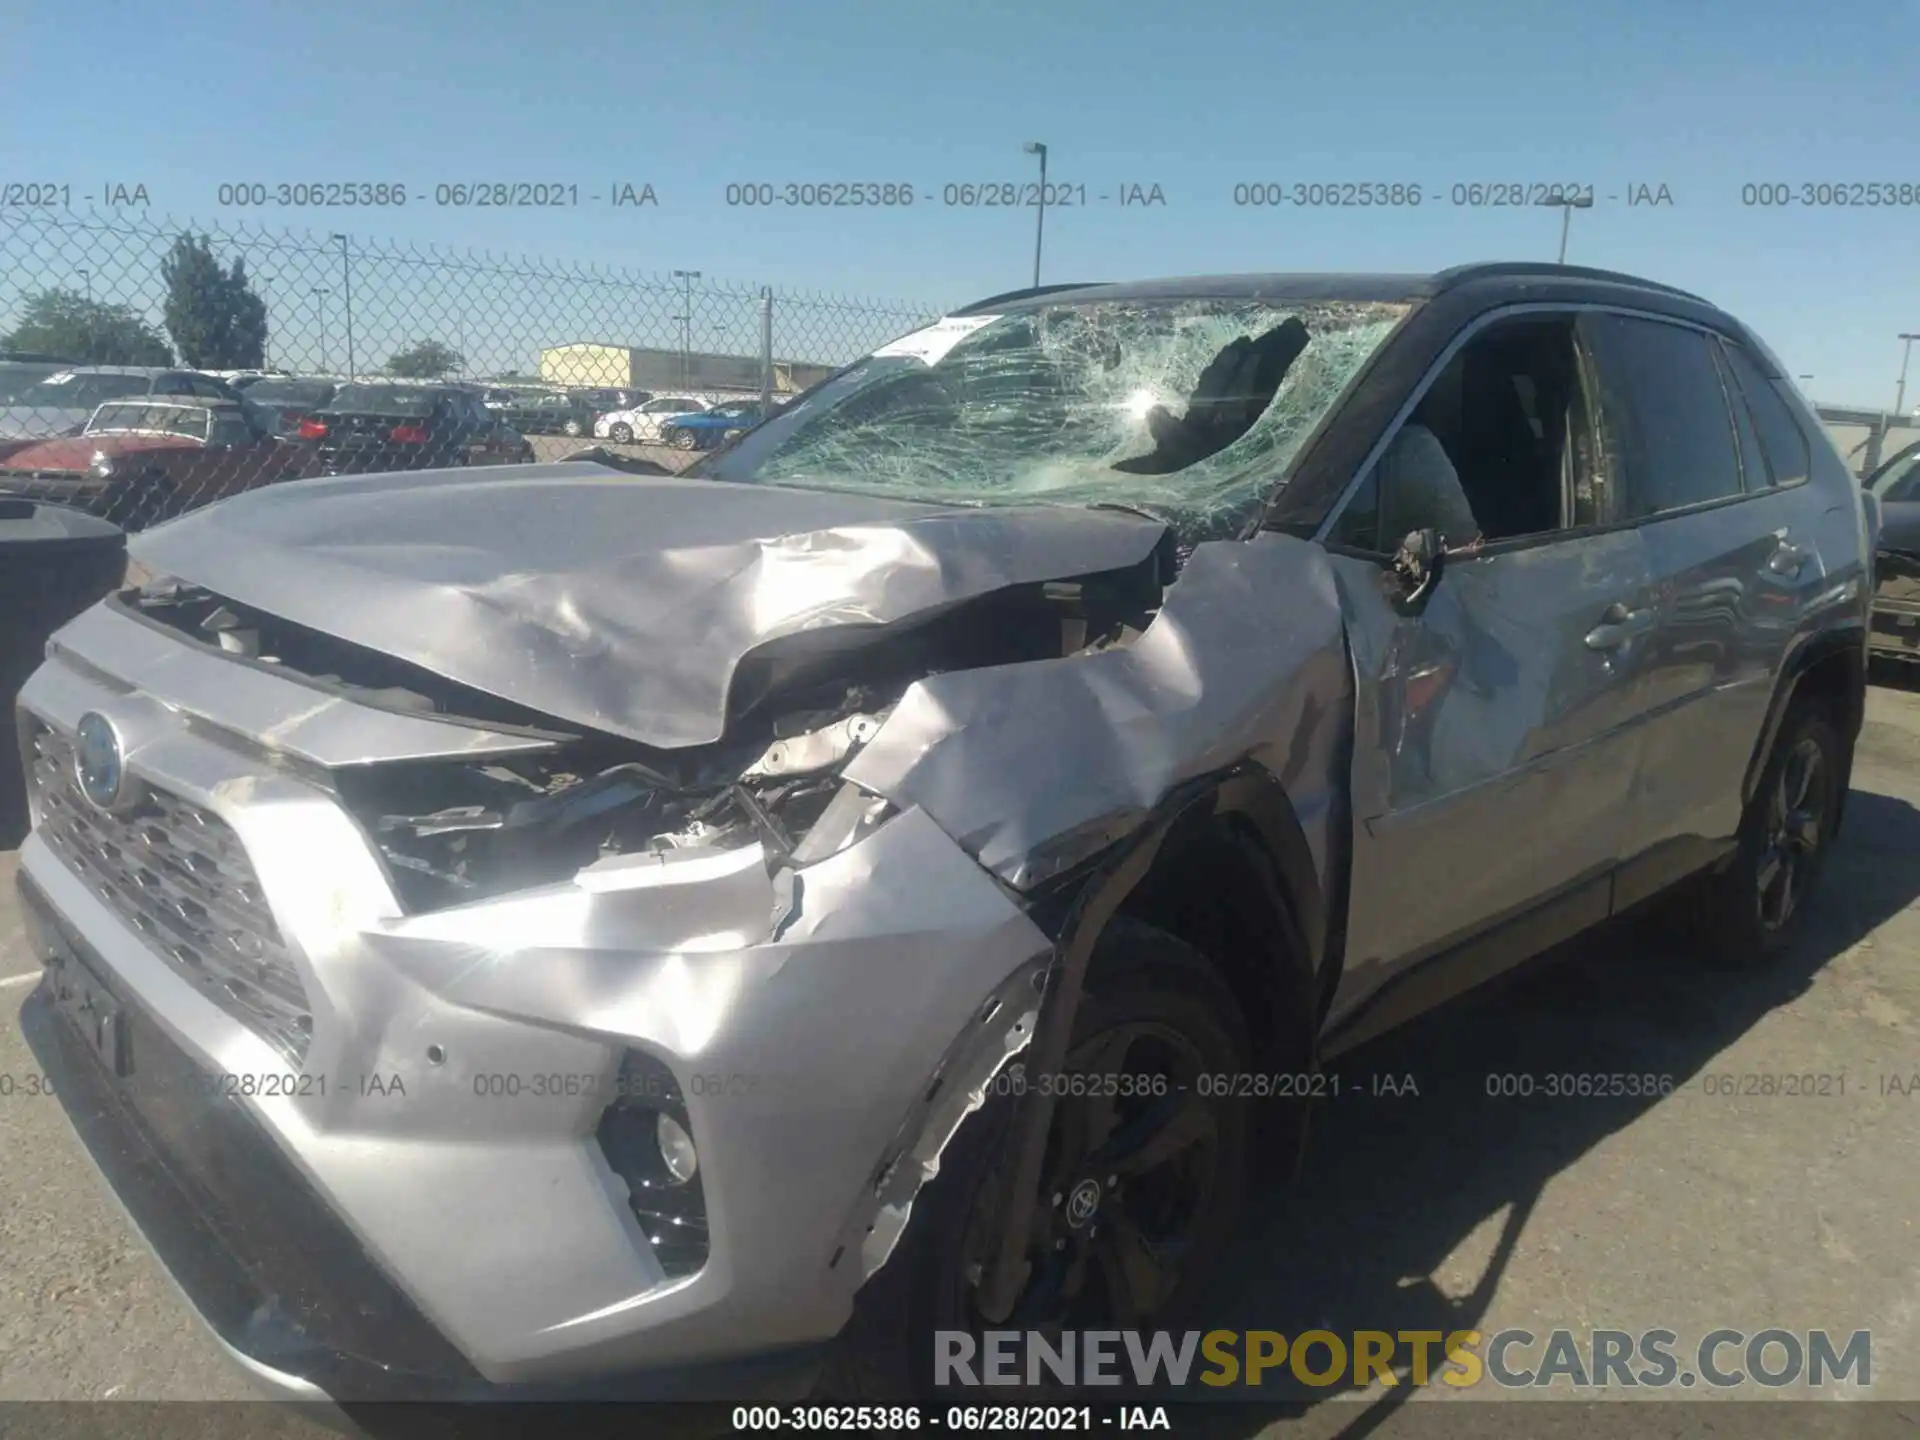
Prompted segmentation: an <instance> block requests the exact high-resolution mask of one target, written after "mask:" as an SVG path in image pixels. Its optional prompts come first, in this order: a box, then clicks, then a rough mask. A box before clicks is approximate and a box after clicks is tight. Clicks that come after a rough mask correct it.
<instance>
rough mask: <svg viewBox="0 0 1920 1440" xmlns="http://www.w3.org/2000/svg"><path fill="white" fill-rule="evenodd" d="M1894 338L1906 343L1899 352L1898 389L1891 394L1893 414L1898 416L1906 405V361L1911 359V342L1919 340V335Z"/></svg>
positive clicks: (1902, 335) (1904, 335)
mask: <svg viewBox="0 0 1920 1440" xmlns="http://www.w3.org/2000/svg"><path fill="white" fill-rule="evenodd" d="M1894 338H1895V339H1898V340H1903V341H1905V342H1906V344H1905V345H1904V347H1903V348H1902V349H1901V351H1900V387H1899V388H1898V389H1897V390H1895V391H1894V392H1893V413H1894V414H1896V415H1898V414H1899V413H1900V411H1901V409H1902V407H1904V406H1905V405H1906V403H1907V361H1908V360H1909V359H1911V358H1912V356H1913V342H1914V341H1916V340H1920V335H1908V334H1905V333H1904V332H1903V333H1901V334H1900V335H1897V336H1895V337H1894Z"/></svg>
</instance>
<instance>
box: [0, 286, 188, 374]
mask: <svg viewBox="0 0 1920 1440" xmlns="http://www.w3.org/2000/svg"><path fill="white" fill-rule="evenodd" d="M0 350H32V351H37V352H39V353H41V354H46V355H62V356H68V357H70V358H72V359H73V360H75V361H79V362H82V363H85V364H89V365H171V364H173V351H172V350H171V349H169V348H168V346H167V342H166V340H165V339H164V338H163V337H162V336H161V335H160V333H159V332H158V331H156V330H155V329H154V328H153V327H152V326H151V325H149V324H148V323H147V322H146V321H145V320H142V319H141V318H140V317H139V316H138V315H136V314H134V313H133V311H132V310H131V309H130V308H129V307H127V306H125V305H106V304H101V303H99V302H97V301H93V300H89V299H87V297H86V296H84V295H82V294H81V293H80V292H79V291H77V290H42V291H41V292H40V293H39V294H38V295H35V296H34V297H33V298H32V299H30V300H28V301H27V303H26V305H25V306H24V307H22V309H21V312H20V323H19V324H18V325H17V326H15V327H14V329H13V331H12V333H11V334H9V335H7V336H5V337H4V338H0Z"/></svg>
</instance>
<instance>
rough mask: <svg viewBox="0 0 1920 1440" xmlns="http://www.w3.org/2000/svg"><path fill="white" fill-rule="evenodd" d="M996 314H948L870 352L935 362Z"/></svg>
mask: <svg viewBox="0 0 1920 1440" xmlns="http://www.w3.org/2000/svg"><path fill="white" fill-rule="evenodd" d="M999 318H1000V317H999V316H998V315H949V316H947V317H946V319H944V320H936V321H934V322H933V324H931V325H929V326H927V328H926V329H924V330H916V331H914V332H913V333H912V334H911V335H902V336H901V337H900V338H899V339H898V340H895V341H892V342H891V343H889V344H886V345H882V346H881V347H880V348H879V349H878V350H876V351H874V352H873V353H874V354H875V355H911V356H912V357H913V358H914V359H916V360H919V361H921V362H923V363H924V364H927V365H938V364H939V363H940V357H941V356H943V355H945V354H946V353H947V352H948V351H949V350H951V349H953V347H954V346H956V345H958V344H959V343H960V342H961V341H962V340H964V339H966V338H967V336H969V335H971V334H972V333H973V332H974V331H976V330H978V329H979V328H980V327H981V326H983V325H991V324H992V323H993V322H994V321H996V320H998V319H999Z"/></svg>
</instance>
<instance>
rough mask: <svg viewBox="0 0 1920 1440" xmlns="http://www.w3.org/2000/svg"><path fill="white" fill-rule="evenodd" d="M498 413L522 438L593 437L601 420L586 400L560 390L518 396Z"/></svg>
mask: <svg viewBox="0 0 1920 1440" xmlns="http://www.w3.org/2000/svg"><path fill="white" fill-rule="evenodd" d="M496 413H497V414H498V415H499V416H500V417H501V418H502V419H503V420H505V421H506V422H507V423H508V424H509V425H511V426H513V428H514V429H516V430H518V431H519V432H520V433H521V434H522V435H589V434H592V433H593V422H594V420H595V419H596V418H597V416H596V413H595V411H594V408H593V407H592V406H591V405H589V404H588V403H587V402H586V401H585V400H582V399H580V398H578V397H577V396H574V395H569V394H567V393H565V392H564V391H559V390H548V391H545V392H543V393H540V394H535V395H525V394H522V395H517V396H515V397H514V398H513V400H512V401H510V402H509V403H508V404H506V405H504V406H501V407H500V408H499V409H498V410H497V412H496Z"/></svg>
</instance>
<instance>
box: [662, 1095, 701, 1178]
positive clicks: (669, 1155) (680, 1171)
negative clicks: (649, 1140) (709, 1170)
mask: <svg viewBox="0 0 1920 1440" xmlns="http://www.w3.org/2000/svg"><path fill="white" fill-rule="evenodd" d="M653 1135H654V1140H655V1142H656V1143H657V1144H658V1145H659V1146H660V1158H661V1160H662V1161H664V1162H665V1164H666V1167H667V1173H668V1174H669V1175H671V1176H672V1177H673V1178H674V1182H675V1183H676V1184H679V1185H684V1184H686V1183H687V1182H688V1181H689V1180H691V1179H693V1177H694V1176H695V1175H697V1174H698V1173H699V1171H700V1156H699V1154H698V1153H697V1152H696V1151H695V1150H694V1148H693V1137H692V1136H691V1135H689V1134H688V1133H687V1132H686V1129H685V1127H683V1126H682V1125H681V1124H680V1122H679V1121H678V1120H676V1119H674V1118H673V1117H672V1116H671V1115H668V1114H667V1113H665V1112H664V1111H662V1112H661V1114H660V1118H659V1119H658V1120H657V1121H655V1122H654V1127H653Z"/></svg>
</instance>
